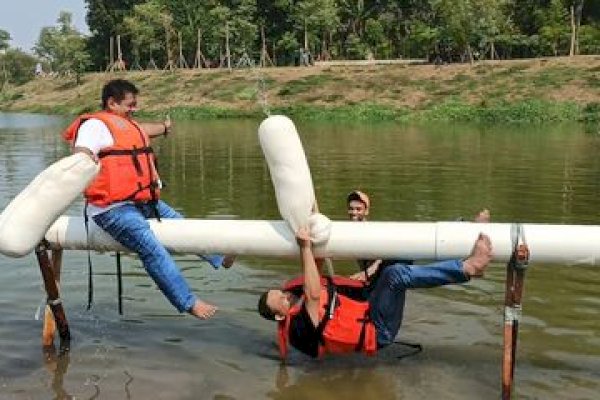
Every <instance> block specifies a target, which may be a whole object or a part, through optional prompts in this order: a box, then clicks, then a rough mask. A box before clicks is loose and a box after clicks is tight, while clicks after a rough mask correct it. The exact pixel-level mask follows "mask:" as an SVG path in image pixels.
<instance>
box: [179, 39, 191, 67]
mask: <svg viewBox="0 0 600 400" xmlns="http://www.w3.org/2000/svg"><path fill="white" fill-rule="evenodd" d="M177 41H178V43H179V60H177V66H178V67H179V68H189V67H188V64H187V61H185V57H184V56H183V40H182V39H181V32H177Z"/></svg>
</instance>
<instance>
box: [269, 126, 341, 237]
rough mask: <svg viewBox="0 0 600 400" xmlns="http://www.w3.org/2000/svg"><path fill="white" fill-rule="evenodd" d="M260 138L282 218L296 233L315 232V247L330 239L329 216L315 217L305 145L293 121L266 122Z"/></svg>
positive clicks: (313, 195) (313, 194)
mask: <svg viewBox="0 0 600 400" xmlns="http://www.w3.org/2000/svg"><path fill="white" fill-rule="evenodd" d="M258 137H259V140H260V145H261V147H262V150H263V153H264V155H265V159H266V160H267V164H268V166H269V172H270V173H271V180H272V181H273V186H274V188H275V197H276V198H277V206H278V208H279V213H280V214H281V217H282V218H283V219H284V220H286V222H287V223H288V224H289V226H290V228H291V229H292V231H293V232H296V231H297V230H298V228H299V227H301V226H305V227H310V228H311V237H312V239H313V242H314V243H315V244H320V243H323V242H325V241H327V239H329V232H330V225H331V221H329V219H328V218H327V217H325V216H320V217H314V216H313V217H312V218H310V217H311V214H312V213H313V206H314V204H315V191H314V188H313V183H312V177H311V175H310V169H309V167H308V162H307V161H306V156H305V154H304V148H303V147H302V142H301V141H300V138H299V136H298V132H297V130H296V127H295V126H294V123H293V122H292V120H290V119H289V118H288V117H285V116H283V115H273V116H270V117H268V118H267V119H265V120H264V121H263V122H262V123H261V124H260V127H259V128H258Z"/></svg>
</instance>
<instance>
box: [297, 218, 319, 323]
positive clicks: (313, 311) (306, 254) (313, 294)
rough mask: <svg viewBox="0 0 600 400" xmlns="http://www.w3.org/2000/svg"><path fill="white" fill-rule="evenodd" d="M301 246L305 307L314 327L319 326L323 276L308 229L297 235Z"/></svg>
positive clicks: (303, 229)
mask: <svg viewBox="0 0 600 400" xmlns="http://www.w3.org/2000/svg"><path fill="white" fill-rule="evenodd" d="M296 240H297V241H298V245H299V246H300V260H301V262H302V273H303V274H304V287H303V288H304V295H305V300H304V306H305V307H306V311H307V312H308V315H309V316H310V319H311V321H312V323H313V324H314V326H318V325H319V304H320V300H321V276H320V274H319V270H318V269H317V263H316V262H315V256H314V254H313V252H312V247H311V242H310V235H309V232H308V229H306V228H300V229H298V232H297V233H296Z"/></svg>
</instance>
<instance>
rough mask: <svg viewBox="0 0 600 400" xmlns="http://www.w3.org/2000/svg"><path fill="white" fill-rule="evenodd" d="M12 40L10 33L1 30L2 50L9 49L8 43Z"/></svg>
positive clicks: (0, 43)
mask: <svg viewBox="0 0 600 400" xmlns="http://www.w3.org/2000/svg"><path fill="white" fill-rule="evenodd" d="M11 40H12V38H11V37H10V33H8V32H6V31H5V30H3V29H0V50H6V49H8V48H9V44H8V42H10V41H11Z"/></svg>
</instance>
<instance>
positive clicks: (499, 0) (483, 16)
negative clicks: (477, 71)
mask: <svg viewBox="0 0 600 400" xmlns="http://www.w3.org/2000/svg"><path fill="white" fill-rule="evenodd" d="M507 5H508V1H507V0H479V1H477V2H474V15H475V16H476V20H475V32H476V34H477V35H478V36H479V37H480V41H479V47H480V49H481V50H482V51H483V52H484V53H488V51H489V55H490V59H492V60H493V59H494V58H496V42H497V41H498V38H499V37H501V36H502V35H504V34H505V33H507V32H509V31H511V30H512V24H511V22H510V19H509V18H508V15H507V14H506V12H505V11H506V10H507Z"/></svg>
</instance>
